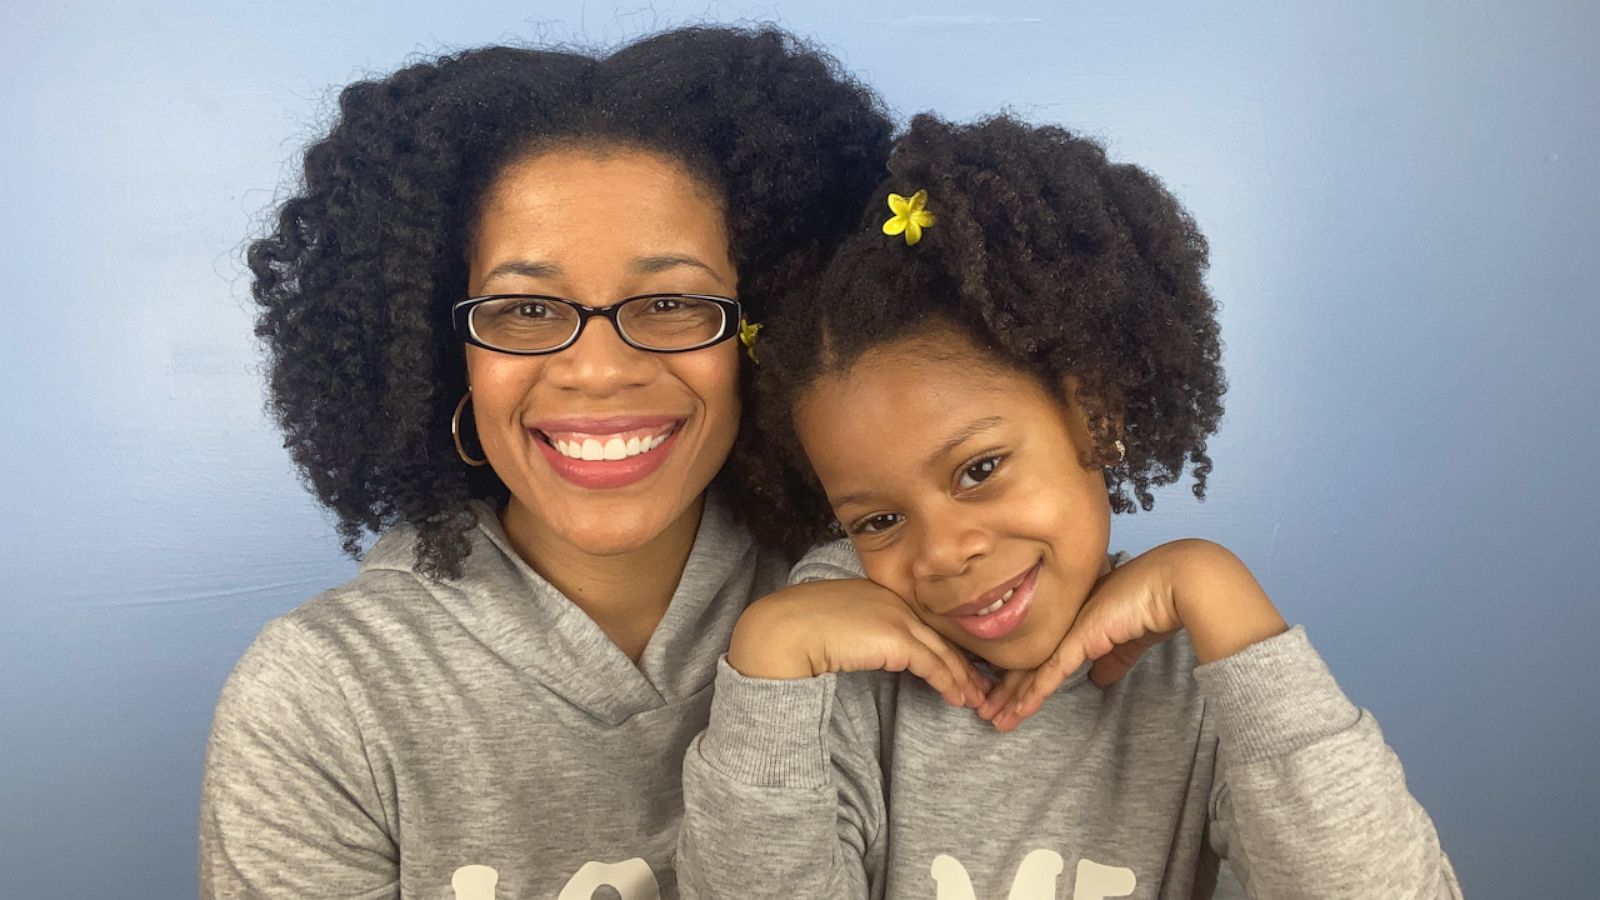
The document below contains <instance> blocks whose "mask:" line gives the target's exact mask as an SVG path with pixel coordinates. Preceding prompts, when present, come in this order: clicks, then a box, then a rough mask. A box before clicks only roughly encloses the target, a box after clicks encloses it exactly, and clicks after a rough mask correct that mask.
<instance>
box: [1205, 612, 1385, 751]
mask: <svg viewBox="0 0 1600 900" xmlns="http://www.w3.org/2000/svg"><path fill="white" fill-rule="evenodd" d="M1194 677H1195V680H1196V681H1197V682H1198V683H1199V685H1200V691H1201V693H1202V694H1204V696H1205V698H1206V703H1207V705H1208V706H1210V707H1211V709H1212V710H1213V711H1214V712H1215V715H1216V724H1217V737H1218V739H1219V740H1220V741H1221V745H1222V749H1223V751H1224V753H1226V755H1227V757H1228V758H1229V759H1230V760H1232V761H1234V762H1236V763H1240V764H1247V763H1252V762H1258V761H1260V760H1264V759H1271V758H1273V757H1277V756H1282V755H1284V754H1287V753H1292V752H1294V751H1295V750H1298V749H1300V748H1301V747H1305V746H1308V745H1310V744H1312V743H1315V742H1316V741H1319V740H1321V739H1323V738H1325V737H1327V736H1328V735H1331V734H1336V733H1338V732H1340V731H1344V730H1345V729H1347V728H1350V727H1351V726H1353V725H1355V724H1356V721H1357V720H1358V719H1359V718H1360V716H1361V711H1360V710H1359V709H1357V708H1356V706H1355V704H1353V703H1351V702H1350V699H1349V698H1348V697H1346V696H1345V695H1344V691H1342V690H1340V689H1339V685H1338V683H1337V682H1335V681H1334V680H1333V674H1332V673H1331V672H1329V671H1328V666H1327V664H1326V663H1324V662H1323V661H1322V657H1321V656H1320V655H1319V654H1318V653H1317V651H1316V650H1315V649H1314V648H1313V647H1312V646H1311V641H1310V639H1309V638H1307V637H1306V631H1305V628H1304V627H1302V626H1299V625H1296V626H1295V627H1293V628H1291V629H1289V630H1288V631H1286V632H1284V633H1283V634H1280V635H1275V636H1273V637H1270V638H1267V639H1266V640H1264V641H1258V642H1257V643H1254V644H1251V645H1250V646H1248V647H1246V648H1244V649H1243V650H1240V651H1239V652H1237V653H1235V654H1233V655H1232V656H1229V657H1226V658H1224V659H1219V660H1217V661H1216V662H1211V663H1207V664H1205V665H1202V666H1196V667H1195V670H1194Z"/></svg>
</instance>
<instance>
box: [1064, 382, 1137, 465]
mask: <svg viewBox="0 0 1600 900" xmlns="http://www.w3.org/2000/svg"><path fill="white" fill-rule="evenodd" d="M1062 393H1063V394H1064V396H1065V399H1066V402H1067V410H1068V413H1069V416H1070V418H1071V424H1072V426H1073V435H1072V440H1073V443H1074V445H1076V446H1077V448H1078V458H1079V460H1080V461H1081V462H1082V463H1083V465H1085V466H1101V467H1110V466H1114V465H1117V464H1118V463H1120V462H1122V460H1123V458H1124V457H1125V456H1126V455H1127V447H1126V444H1124V443H1123V439H1122V434H1123V431H1122V427H1123V422H1124V417H1123V405H1122V395H1121V392H1120V391H1118V390H1116V388H1114V387H1111V386H1109V385H1107V384H1105V383H1104V382H1102V381H1099V380H1098V379H1096V378H1094V377H1092V376H1087V375H1068V376H1066V378H1065V379H1063V392H1062Z"/></svg>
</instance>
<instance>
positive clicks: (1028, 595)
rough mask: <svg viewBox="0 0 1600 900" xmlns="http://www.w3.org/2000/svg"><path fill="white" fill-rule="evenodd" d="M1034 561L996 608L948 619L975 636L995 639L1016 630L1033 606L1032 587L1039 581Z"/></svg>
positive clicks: (989, 639)
mask: <svg viewBox="0 0 1600 900" xmlns="http://www.w3.org/2000/svg"><path fill="white" fill-rule="evenodd" d="M1042 562H1043V561H1042V560H1041V561H1040V562H1036V563H1034V564H1033V568H1031V569H1029V570H1028V572H1027V574H1025V575H1023V576H1022V581H1021V582H1020V583H1019V584H1018V585H1017V586H1016V587H1015V588H1013V589H1011V591H1012V593H1011V598H1010V599H1009V600H1006V601H1005V602H1004V604H1003V605H1002V606H1001V607H1000V608H999V609H997V610H995V611H994V612H992V613H989V614H988V615H977V614H973V613H968V614H963V615H951V616H950V620H951V621H953V622H955V623H956V625H957V626H959V627H960V628H961V630H963V631H965V632H967V633H968V634H970V635H972V636H973V637H976V638H982V639H984V640H988V641H996V640H1000V639H1001V638H1003V637H1005V636H1006V635H1008V634H1010V633H1011V632H1013V631H1015V630H1017V626H1019V625H1021V624H1022V620H1023V619H1024V618H1026V617H1027V615H1028V610H1029V609H1030V608H1031V607H1032V606H1033V593H1034V587H1035V585H1037V584H1038V581H1039V566H1040V565H1041V564H1042Z"/></svg>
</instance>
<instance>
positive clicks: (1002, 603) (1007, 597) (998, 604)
mask: <svg viewBox="0 0 1600 900" xmlns="http://www.w3.org/2000/svg"><path fill="white" fill-rule="evenodd" d="M1016 592H1017V589H1016V588H1012V589H1011V590H1009V591H1006V592H1005V593H1004V594H1002V595H1001V596H1000V599H999V600H996V601H995V602H993V603H991V604H989V605H988V606H985V607H984V608H983V609H980V610H978V611H977V612H975V613H973V615H975V616H987V615H989V614H990V613H993V612H998V611H999V609H1000V607H1002V606H1005V605H1006V601H1007V600H1010V599H1011V595H1012V594H1015V593H1016Z"/></svg>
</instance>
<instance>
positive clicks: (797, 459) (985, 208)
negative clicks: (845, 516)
mask: <svg viewBox="0 0 1600 900" xmlns="http://www.w3.org/2000/svg"><path fill="white" fill-rule="evenodd" d="M889 171H890V173H891V174H890V177H889V178H888V180H886V181H885V182H884V183H883V184H881V185H880V186H879V187H878V189H877V191H876V192H875V194H874V195H873V197H872V199H871V201H870V202H869V204H868V206H867V211H866V213H865V215H864V216H863V217H862V219H861V221H860V222H859V223H858V225H857V230H856V232H855V233H854V234H852V235H851V236H850V237H849V238H848V239H847V240H846V241H845V242H844V244H843V245H842V246H841V247H840V249H839V251H838V252H837V254H836V256H835V257H834V259H833V260H832V262H831V263H830V264H829V266H828V269H827V271H826V273H825V275H824V277H823V279H822V281H821V284H820V285H818V286H816V287H813V288H809V289H807V290H805V291H804V292H797V293H795V294H792V295H789V296H787V297H786V298H785V299H784V302H783V303H782V304H781V305H780V306H781V308H780V309H779V310H778V312H777V314H776V315H775V316H773V317H772V318H771V319H770V320H769V327H768V328H767V330H766V331H765V332H764V333H763V334H762V337H763V345H762V348H761V349H762V356H761V363H762V365H761V371H760V377H759V382H758V386H757V395H758V400H757V402H758V403H760V404H761V406H760V413H759V416H758V422H757V426H758V436H757V440H758V442H759V443H760V444H761V445H762V446H763V448H764V450H763V452H762V453H761V455H760V457H759V458H758V460H757V465H756V466H754V467H750V468H747V469H746V470H744V475H745V477H746V478H748V479H749V481H748V493H750V494H751V495H752V496H755V497H759V498H760V499H761V500H762V501H763V502H764V504H765V505H766V506H767V507H768V508H769V509H770V510H771V511H770V512H769V514H768V515H766V516H765V517H763V518H762V519H760V520H757V521H756V522H755V523H754V524H755V526H756V527H757V529H758V531H759V533H760V536H761V537H762V538H763V539H764V540H766V541H768V542H770V543H774V544H777V545H780V546H784V547H787V548H799V547H804V546H806V545H808V544H811V543H814V542H816V541H817V540H820V539H822V538H824V537H826V536H828V535H829V533H830V531H831V529H830V526H829V523H830V522H831V521H832V515H831V513H830V512H829V508H828V503H827V500H826V498H825V497H824V496H823V494H822V492H821V488H820V486H819V485H818V484H817V483H816V481H815V477H814V475H813V474H812V473H811V470H810V467H809V465H808V464H807V462H806V460H805V457H804V454H803V452H802V451H801V448H800V445H799V441H798V440H797V439H796V436H795V433H794V427H793V420H792V412H793V409H794V405H795V402H796V401H797V400H798V399H801V395H802V394H803V392H804V391H805V390H806V389H807V388H808V387H810V386H811V385H813V384H815V383H816V382H817V381H818V379H820V378H823V377H826V376H830V375H835V374H839V373H843V372H846V371H848V370H849V368H850V367H851V365H852V364H853V363H854V361H855V360H857V359H858V358H859V357H860V356H861V355H862V354H863V353H866V352H868V351H870V350H871V349H873V348H874V347H878V346H881V345H883V344H886V343H889V342H891V341H895V340H898V339H901V338H907V337H911V336H917V335H921V334H924V333H927V332H930V331H933V330H936V329H938V328H941V327H955V328H957V329H960V330H962V331H963V332H964V333H965V334H967V335H968V336H969V337H971V338H972V340H973V342H974V343H975V344H976V345H977V346H979V347H983V348H988V349H989V350H991V351H992V352H993V353H994V355H995V358H996V359H997V361H999V362H1001V363H1003V364H1005V365H1008V366H1010V367H1013V368H1015V369H1017V370H1018V371H1019V372H1021V373H1025V374H1026V375H1027V376H1030V377H1033V378H1035V379H1036V380H1037V381H1038V382H1039V383H1040V384H1042V385H1043V386H1044V387H1045V388H1046V389H1048V390H1051V391H1053V392H1055V393H1056V394H1057V396H1064V391H1065V390H1066V383H1067V378H1068V377H1069V376H1070V377H1072V378H1074V379H1076V381H1077V383H1078V384H1079V386H1080V387H1079V389H1078V391H1077V399H1078V401H1079V403H1080V404H1081V405H1082V407H1083V409H1084V411H1085V413H1086V415H1087V417H1088V420H1089V426H1090V432H1091V437H1092V439H1093V441H1094V445H1095V446H1094V454H1095V456H1096V457H1097V461H1098V462H1099V463H1101V464H1102V465H1104V466H1105V467H1106V488H1107V491H1108V492H1109V494H1110V498H1111V504H1112V508H1113V510H1115V511H1117V512H1131V511H1132V510H1133V508H1134V502H1135V500H1137V503H1138V505H1139V506H1141V507H1143V508H1144V509H1146V510H1148V509H1149V508H1150V507H1151V504H1152V503H1153V502H1154V500H1153V497H1152V496H1151V493H1150V489H1151V487H1153V486H1158V485H1163V484H1170V483H1172V482H1174V481H1176V480H1177V479H1178V478H1180V477H1181V476H1182V474H1183V471H1184V469H1185V467H1186V466H1188V467H1191V468H1192V471H1193V474H1194V479H1195V484H1194V492H1195V495H1196V496H1197V497H1202V498H1203V497H1204V495H1205V485H1206V476H1207V474H1208V473H1209V472H1210V469H1211V460H1210V457H1209V456H1207V455H1206V438H1207V437H1208V436H1209V435H1211V434H1212V433H1213V432H1214V431H1215V430H1216V427H1217V422H1218V420H1219V419H1220V418H1221V416H1222V394H1223V391H1224V389H1225V383H1224V380H1223V376H1222V370H1221V366H1220V365H1219V361H1220V359H1221V345H1220V342H1219V338H1218V329H1217V321H1216V304H1215V303H1214V302H1213V301H1212V299H1211V295H1210V293H1209V292H1208V291H1207V289H1206V286H1205V283H1204V280H1203V276H1204V274H1205V270H1206V264H1207V261H1206V255H1207V248H1206V242H1205V238H1204V237H1203V236H1202V235H1201V234H1200V232H1199V230H1198V229H1197V228H1196V226H1195V223H1194V220H1193V219H1192V218H1190V216H1189V215H1188V214H1187V213H1186V212H1184V210H1183V209H1182V208H1181V207H1180V206H1179V205H1178V202H1177V201H1176V200H1175V199H1174V198H1173V197H1172V195H1171V194H1169V193H1168V192H1167V191H1166V189H1165V188H1164V187H1163V186H1162V185H1161V183H1160V182H1159V181H1158V180H1156V178H1155V177H1154V176H1152V175H1151V174H1150V173H1148V172H1146V171H1144V170H1143V169H1140V168H1138V167H1136V166H1131V165H1119V164H1113V163H1111V162H1109V161H1108V160H1107V159H1106V155H1105V151H1104V149H1103V148H1101V146H1100V145H1098V144H1096V143H1095V142H1093V141H1090V140H1087V139H1085V138H1082V137H1079V136H1076V135H1074V134H1071V133H1069V132H1067V131H1064V130H1062V129H1060V128H1055V127H1036V126H1031V125H1029V124H1027V123H1024V122H1021V121H1018V120H1017V119H1015V118H1011V117H1008V116H999V117H995V118H990V119H987V120H984V121H981V122H978V123H976V124H971V125H956V124H951V123H949V122H945V121H942V120H940V119H938V118H935V117H934V116H931V115H919V116H917V117H916V118H915V119H913V120H912V122H911V126H910V128H909V130H908V132H907V133H906V134H905V135H904V136H902V137H901V138H900V139H899V141H898V143H897V144H896V146H895V149H894V151H893V155H892V157H891V159H890V162H889ZM922 189H926V190H927V191H928V195H929V196H928V207H927V208H928V211H929V212H932V213H934V214H935V215H937V217H938V222H937V224H936V225H934V226H933V227H930V228H928V229H926V230H925V231H923V233H922V238H921V240H920V242H919V243H917V244H916V245H914V246H908V245H907V244H906V242H905V240H904V239H903V238H901V237H889V236H886V235H885V234H884V233H883V231H882V229H881V226H882V224H883V222H884V220H885V219H886V218H888V217H889V215H890V211H889V207H888V204H887V202H886V200H887V197H888V195H889V194H890V193H891V192H894V193H898V194H901V195H903V196H907V197H909V196H911V195H912V194H914V193H915V192H916V191H918V190H922ZM1118 440H1122V441H1123V442H1124V446H1125V448H1126V454H1125V455H1124V454H1122V453H1120V452H1119V451H1118V450H1117V448H1116V442H1117V441H1118ZM1130 489H1131V492H1132V497H1131V498H1130V496H1129V491H1130Z"/></svg>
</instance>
